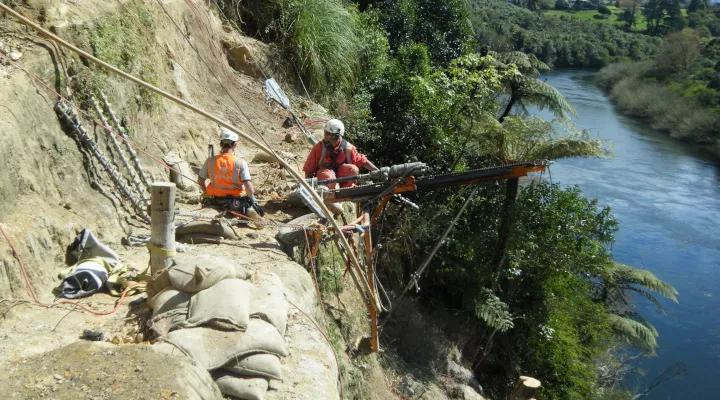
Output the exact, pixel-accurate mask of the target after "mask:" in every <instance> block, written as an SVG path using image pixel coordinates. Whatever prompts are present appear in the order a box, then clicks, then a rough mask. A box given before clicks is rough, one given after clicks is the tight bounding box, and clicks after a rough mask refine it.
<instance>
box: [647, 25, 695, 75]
mask: <svg viewBox="0 0 720 400" xmlns="http://www.w3.org/2000/svg"><path fill="white" fill-rule="evenodd" d="M699 56H700V35H698V33H697V32H696V31H695V30H693V29H683V30H682V31H680V32H673V33H670V34H668V35H667V36H666V37H665V39H663V42H662V44H661V45H660V49H659V51H658V53H657V55H656V56H655V67H656V68H657V70H658V71H659V72H660V73H661V74H662V75H664V76H667V75H672V74H676V73H683V72H685V71H687V70H688V69H689V68H690V66H692V65H693V63H695V61H696V60H697V59H698V57H699Z"/></svg>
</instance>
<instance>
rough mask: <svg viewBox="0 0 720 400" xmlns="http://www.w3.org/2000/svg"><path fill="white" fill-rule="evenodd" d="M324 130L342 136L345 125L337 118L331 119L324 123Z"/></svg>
mask: <svg viewBox="0 0 720 400" xmlns="http://www.w3.org/2000/svg"><path fill="white" fill-rule="evenodd" d="M325 132H328V133H331V134H333V135H335V136H342V135H343V134H344V133H345V125H344V124H343V123H342V121H340V120H339V119H331V120H329V121H328V122H326V123H325Z"/></svg>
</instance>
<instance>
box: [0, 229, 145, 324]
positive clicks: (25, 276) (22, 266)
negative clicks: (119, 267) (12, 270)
mask: <svg viewBox="0 0 720 400" xmlns="http://www.w3.org/2000/svg"><path fill="white" fill-rule="evenodd" d="M0 233H2V235H3V237H4V238H5V240H6V241H7V242H8V244H9V245H10V250H11V251H12V255H13V257H14V258H15V259H16V260H17V262H18V263H19V264H20V273H21V275H22V278H23V281H24V282H25V290H27V292H28V294H29V295H30V297H31V298H32V301H31V303H33V304H35V305H38V306H41V307H44V308H52V307H55V306H56V305H57V304H72V305H75V306H77V307H79V308H80V309H81V310H83V311H85V312H88V313H91V314H94V315H112V314H114V313H115V312H117V310H118V309H119V308H120V305H121V304H122V302H123V300H124V299H125V297H126V296H127V293H128V292H129V291H130V289H132V288H134V287H136V286H138V285H139V284H138V283H133V284H131V285H129V286H128V287H126V288H125V289H124V290H123V292H122V293H121V294H120V298H119V299H118V300H117V301H116V302H115V306H114V307H113V308H112V309H110V310H104V311H98V310H95V309H93V308H91V307H88V306H86V305H84V304H82V303H80V301H79V300H68V299H61V300H59V301H58V302H56V303H43V302H41V301H40V300H39V299H38V297H37V295H36V294H35V290H34V289H33V287H32V285H31V284H30V278H29V275H28V272H27V268H25V263H24V262H23V261H22V259H21V258H20V253H18V251H17V248H16V247H15V244H14V243H13V241H12V240H11V239H10V237H9V236H8V235H7V233H5V230H4V229H3V227H2V224H0Z"/></svg>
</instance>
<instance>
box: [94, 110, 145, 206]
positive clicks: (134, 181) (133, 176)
mask: <svg viewBox="0 0 720 400" xmlns="http://www.w3.org/2000/svg"><path fill="white" fill-rule="evenodd" d="M90 104H92V106H93V108H95V112H96V113H97V115H98V117H100V121H101V122H102V124H103V127H105V132H106V133H107V136H108V137H109V138H110V143H111V144H112V147H113V150H114V152H115V153H116V154H117V155H118V157H119V158H120V161H121V162H122V165H123V167H125V169H126V170H127V171H128V173H129V174H130V179H129V181H131V182H132V184H133V186H134V189H135V193H136V194H137V195H138V196H139V197H140V198H142V199H143V200H144V201H145V202H146V201H147V200H146V199H145V196H144V195H143V193H144V192H145V188H144V187H143V186H142V183H141V182H140V178H138V176H137V174H136V173H135V171H134V170H133V169H132V168H130V162H129V161H128V159H127V157H126V156H125V152H124V151H123V150H122V148H121V147H120V143H118V141H117V139H116V138H115V135H113V134H112V128H111V127H110V124H108V121H107V119H106V118H105V114H103V111H102V109H100V106H98V104H97V101H95V97H93V96H91V97H90Z"/></svg>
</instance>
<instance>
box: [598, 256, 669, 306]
mask: <svg viewBox="0 0 720 400" xmlns="http://www.w3.org/2000/svg"><path fill="white" fill-rule="evenodd" d="M609 281H610V282H612V283H614V284H615V285H617V286H619V287H620V288H621V289H629V288H632V287H633V285H634V286H639V287H641V288H647V289H650V290H652V291H654V292H656V293H658V294H660V295H662V296H663V297H665V298H667V299H670V300H672V301H674V302H675V303H677V302H678V299H677V296H678V291H677V290H676V289H675V288H674V287H672V285H670V284H668V283H666V282H664V281H662V280H661V279H659V278H658V277H657V276H655V274H653V273H652V272H650V271H648V270H645V269H640V268H635V267H631V266H629V265H625V264H620V263H615V264H614V265H613V266H612V267H611V268H610V276H609Z"/></svg>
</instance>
